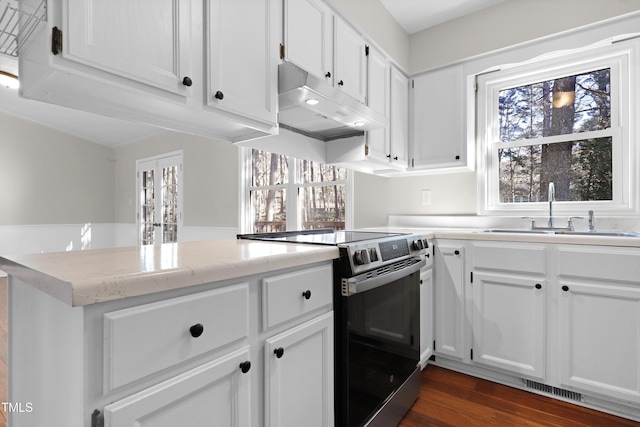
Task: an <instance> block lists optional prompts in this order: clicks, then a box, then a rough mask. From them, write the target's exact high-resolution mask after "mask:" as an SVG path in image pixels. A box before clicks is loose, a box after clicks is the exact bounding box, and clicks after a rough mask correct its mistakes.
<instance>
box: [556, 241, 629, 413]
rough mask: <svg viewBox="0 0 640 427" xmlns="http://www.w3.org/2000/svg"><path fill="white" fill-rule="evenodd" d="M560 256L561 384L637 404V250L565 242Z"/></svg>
mask: <svg viewBox="0 0 640 427" xmlns="http://www.w3.org/2000/svg"><path fill="white" fill-rule="evenodd" d="M559 262H560V266H559V273H560V279H559V283H558V288H557V290H556V295H557V298H558V310H559V322H560V325H559V327H560V383H561V385H562V386H563V387H565V388H569V389H571V390H576V391H580V392H584V393H589V394H595V395H598V396H606V397H610V398H614V399H616V400H619V401H622V402H630V403H633V404H635V405H640V283H639V282H638V280H639V277H640V276H639V273H640V268H639V267H638V266H639V265H640V252H639V251H638V250H637V249H621V248H606V249H599V250H598V251H594V250H593V249H591V248H580V249H578V248H572V247H564V248H562V249H561V250H560V256H559ZM594 270H597V271H594ZM638 413H640V406H638Z"/></svg>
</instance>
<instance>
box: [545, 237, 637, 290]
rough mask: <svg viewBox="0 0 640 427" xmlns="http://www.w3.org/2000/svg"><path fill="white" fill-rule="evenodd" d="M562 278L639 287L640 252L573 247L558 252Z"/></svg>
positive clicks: (633, 249) (632, 249)
mask: <svg viewBox="0 0 640 427" xmlns="http://www.w3.org/2000/svg"><path fill="white" fill-rule="evenodd" d="M558 274H560V276H564V277H584V278H587V279H594V280H596V279H600V280H607V281H612V282H613V281H620V282H631V283H634V284H637V283H638V278H639V277H640V251H639V250H638V249H636V248H610V247H597V246H592V247H571V246H565V247H560V249H558Z"/></svg>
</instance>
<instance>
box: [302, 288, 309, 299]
mask: <svg viewBox="0 0 640 427" xmlns="http://www.w3.org/2000/svg"><path fill="white" fill-rule="evenodd" d="M302 296H303V297H304V299H309V298H311V291H310V290H309V289H307V290H306V291H304V292H303V293H302Z"/></svg>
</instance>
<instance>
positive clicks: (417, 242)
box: [411, 239, 424, 251]
mask: <svg viewBox="0 0 640 427" xmlns="http://www.w3.org/2000/svg"><path fill="white" fill-rule="evenodd" d="M411 249H414V250H416V251H419V250H421V249H424V245H423V243H422V240H421V239H418V240H414V241H413V243H412V244H411Z"/></svg>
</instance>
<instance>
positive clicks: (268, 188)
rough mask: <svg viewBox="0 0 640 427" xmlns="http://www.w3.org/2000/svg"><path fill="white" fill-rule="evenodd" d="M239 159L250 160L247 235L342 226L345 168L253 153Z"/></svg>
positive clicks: (255, 151)
mask: <svg viewBox="0 0 640 427" xmlns="http://www.w3.org/2000/svg"><path fill="white" fill-rule="evenodd" d="M245 159H246V161H250V162H251V167H250V168H249V167H247V168H246V170H247V171H250V172H251V176H250V177H247V178H248V179H247V181H246V182H248V189H247V193H248V195H249V197H248V202H249V203H248V206H246V207H245V215H246V217H247V218H248V220H247V221H246V222H245V224H247V225H246V226H247V228H249V230H248V231H249V232H254V233H263V232H276V231H286V230H294V229H295V230H299V229H315V228H334V229H344V228H345V222H346V211H347V206H346V205H347V202H346V201H347V183H349V182H350V177H349V173H348V171H347V170H346V169H345V168H340V167H336V166H332V165H327V164H323V163H319V162H314V161H310V160H301V159H295V158H293V157H288V156H284V155H280V154H275V153H268V152H264V151H260V150H256V149H253V150H251V152H250V155H249V153H247V156H246V157H245ZM328 184H330V185H328ZM287 196H289V197H287Z"/></svg>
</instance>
